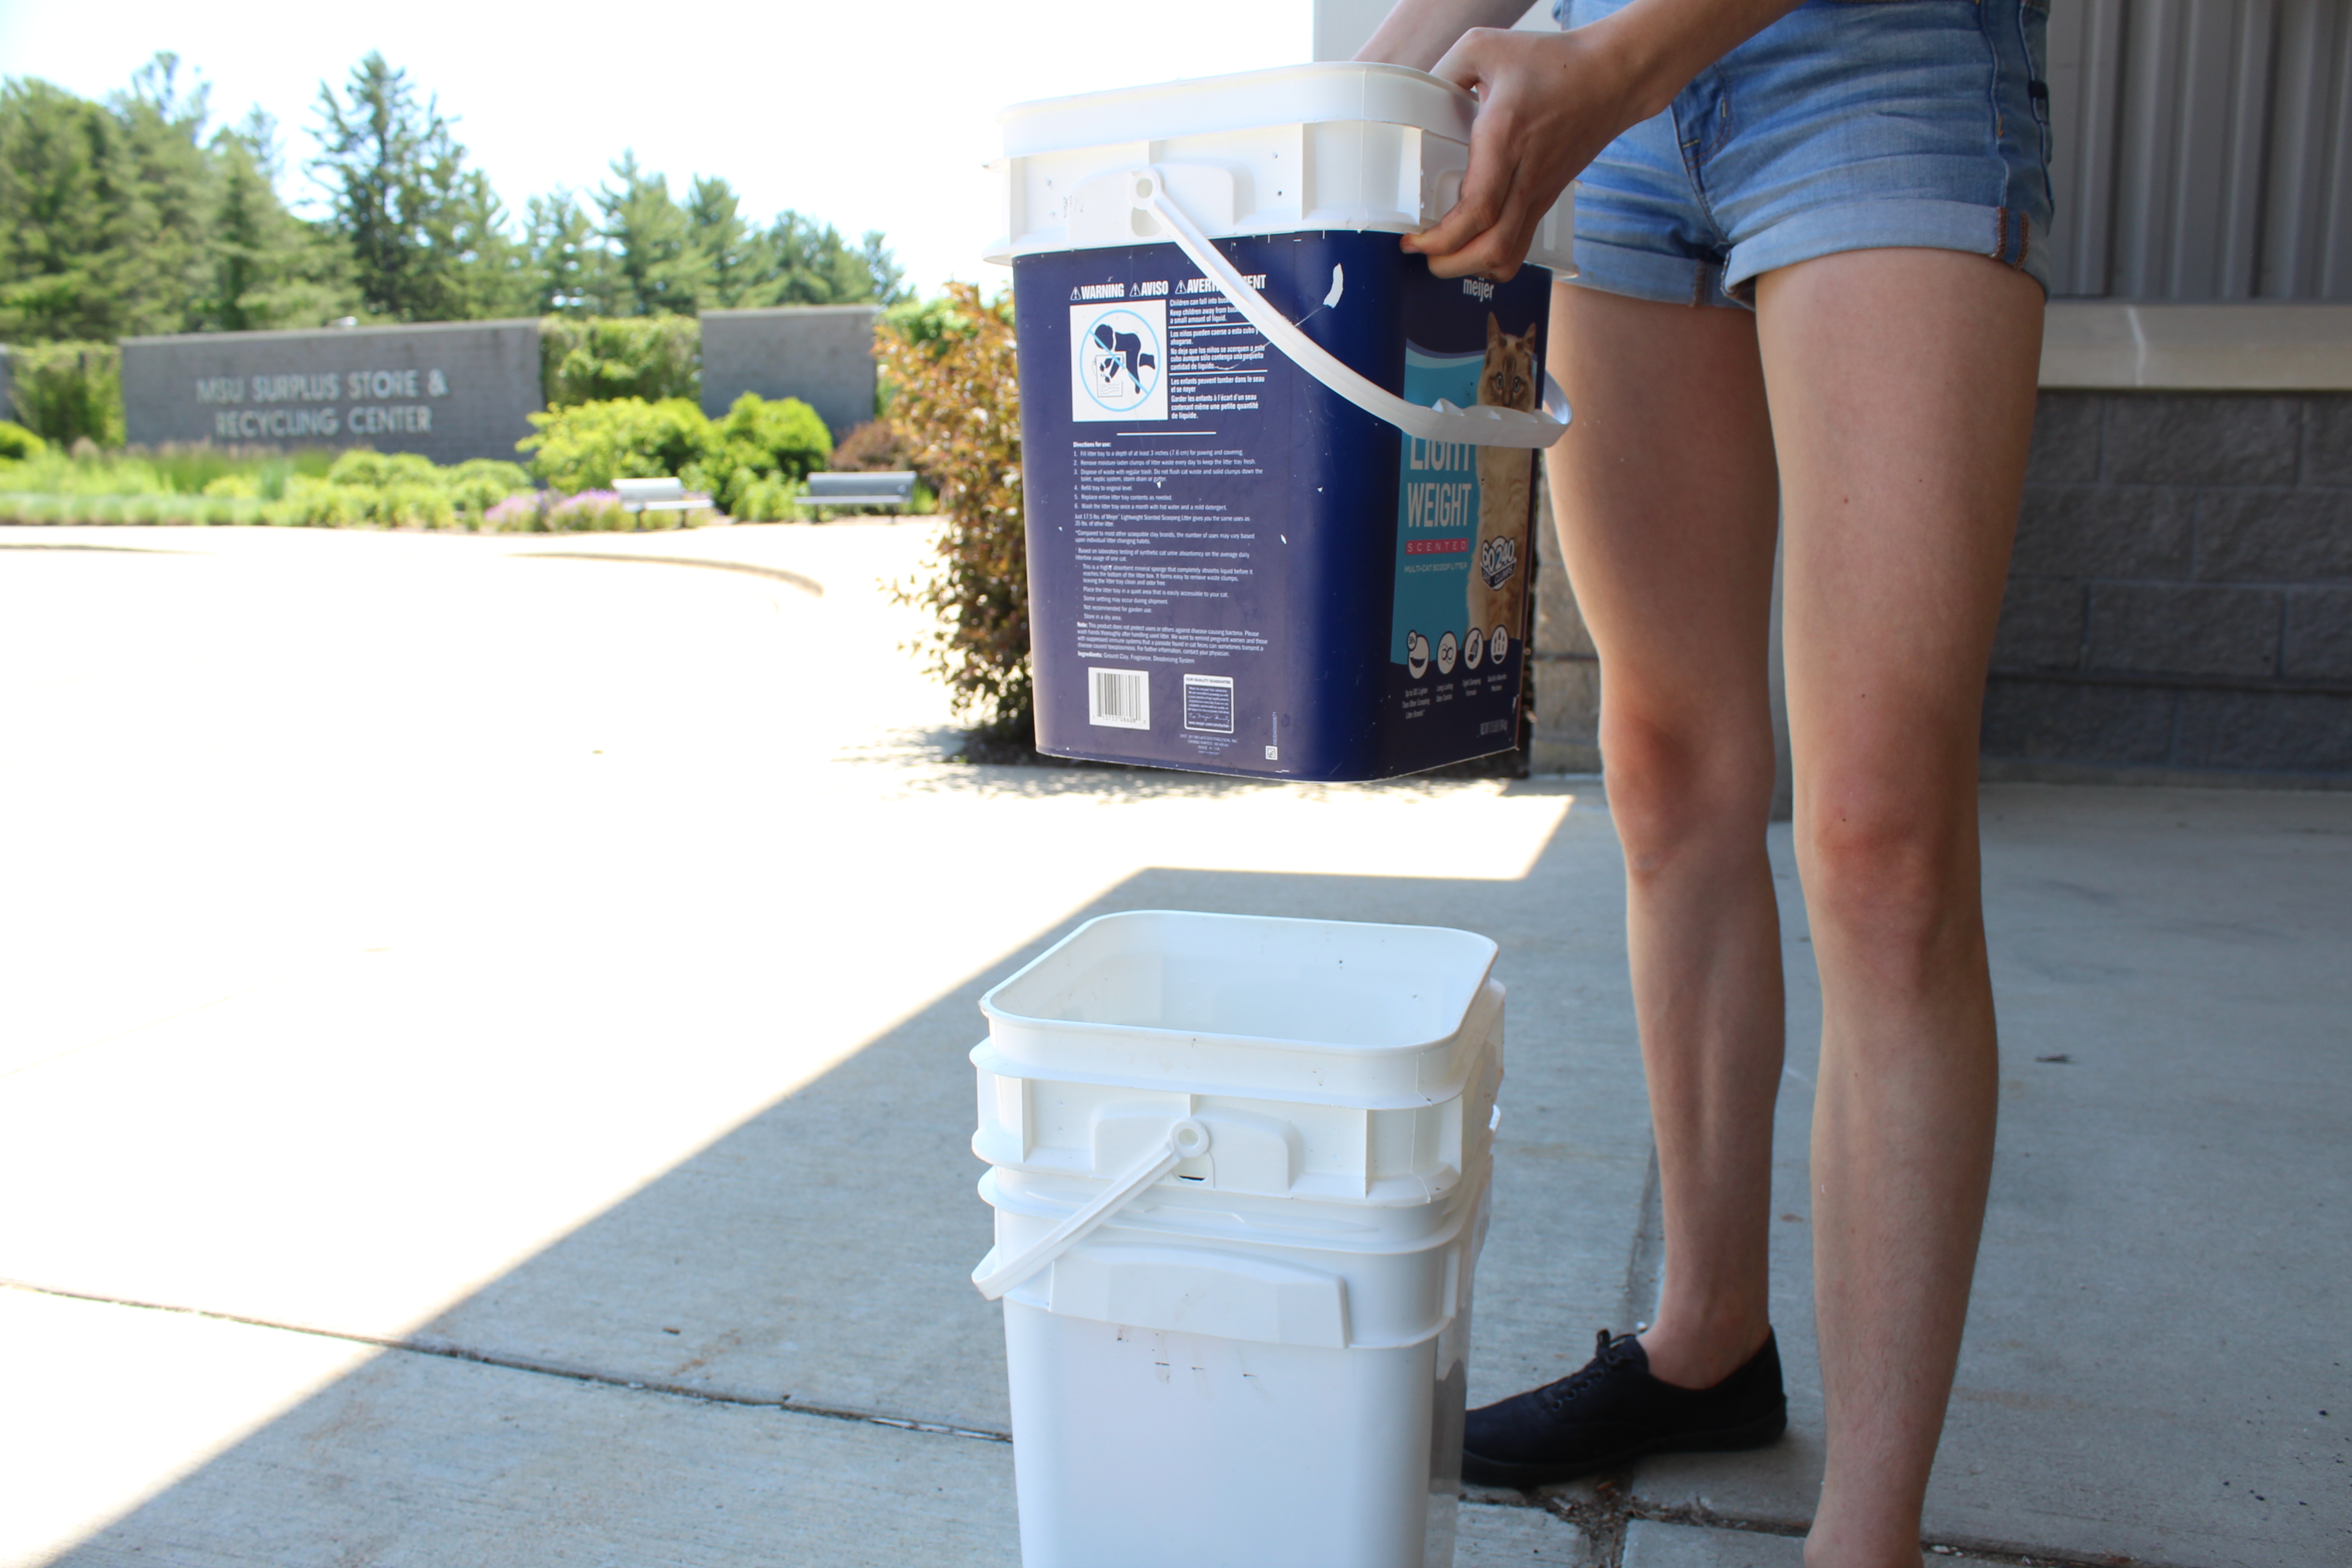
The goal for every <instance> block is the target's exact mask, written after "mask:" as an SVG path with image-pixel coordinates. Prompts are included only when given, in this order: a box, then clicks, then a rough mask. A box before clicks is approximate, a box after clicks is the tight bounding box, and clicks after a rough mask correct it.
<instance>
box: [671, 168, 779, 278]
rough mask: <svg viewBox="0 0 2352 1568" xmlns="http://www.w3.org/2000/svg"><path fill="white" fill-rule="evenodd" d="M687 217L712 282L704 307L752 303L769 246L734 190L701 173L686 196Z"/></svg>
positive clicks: (696, 246)
mask: <svg viewBox="0 0 2352 1568" xmlns="http://www.w3.org/2000/svg"><path fill="white" fill-rule="evenodd" d="M686 216H687V223H688V226H689V228H690V231H691V233H692V235H693V243H694V247H695V248H696V249H697V250H698V251H700V252H701V253H702V259H703V267H704V270H705V274H706V275H707V276H708V277H709V294H710V297H709V300H708V301H706V303H707V304H709V305H716V306H718V307H719V308H720V309H722V310H731V309H733V308H734V307H736V306H739V305H742V304H746V303H748V302H749V300H750V292H751V289H752V288H753V287H755V286H756V285H757V283H758V281H759V279H760V276H761V273H762V272H763V271H764V270H765V269H766V268H767V265H768V258H767V255H766V250H767V247H766V246H765V245H764V244H763V243H762V242H761V236H760V235H759V234H758V233H757V232H756V231H754V230H753V229H752V227H751V225H750V224H748V223H746V222H744V221H743V216H742V214H741V212H740V204H739V203H738V201H737V198H736V195H735V188H734V187H733V186H732V185H730V184H728V183H727V182H726V181H724V180H721V179H718V178H716V177H712V176H700V175H698V176H697V177H696V179H695V182H694V184H693V186H692V187H691V188H690V189H689V190H688V193H687V198H686Z"/></svg>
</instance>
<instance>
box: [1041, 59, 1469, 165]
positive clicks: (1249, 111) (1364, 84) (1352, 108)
mask: <svg viewBox="0 0 2352 1568" xmlns="http://www.w3.org/2000/svg"><path fill="white" fill-rule="evenodd" d="M1477 110H1478V100H1476V99H1475V98H1473V97H1471V96H1470V94H1469V92H1468V91H1467V90H1465V89H1462V88H1459V87H1456V86H1455V85H1454V83H1452V82H1450V81H1447V80H1446V79H1444V78H1443V77H1436V76H1432V75H1430V74H1429V73H1428V72H1427V71H1421V70H1414V69H1413V68H1411V67H1410V66H1391V65H1373V64H1366V63H1359V62H1357V61H1354V60H1327V61H1322V62H1319V63H1317V64H1314V65H1303V66H1280V67H1276V68H1274V69H1272V70H1256V71H1241V72H1238V73H1236V74H1234V75H1233V76H1208V77H1193V78H1190V79H1186V80H1183V81H1167V82H1158V83H1154V84H1153V85H1151V86H1150V87H1130V88H1121V89H1116V90H1113V91H1108V92H1082V93H1076V94H1074V95H1072V96H1070V97H1068V98H1040V99H1034V100H1031V101H1029V102H1027V103H1016V104H1014V105H1013V107H1011V108H1010V109H1007V110H1004V111H1003V113H1001V114H999V115H998V116H997V117H996V118H997V123H998V124H999V125H1001V126H1002V127H1003V130H1004V152H1005V154H1006V156H1008V157H1016V158H1017V157H1025V156H1027V155H1029V154H1031V153H1066V152H1069V151H1071V150H1073V149H1075V148H1079V147H1098V146H1102V145H1104V144H1105V143H1109V142H1161V141H1166V140H1168V139H1170V138H1171V137H1177V136H1202V135H1212V134H1214V133H1217V132H1225V131H1255V130H1257V129H1259V128H1260V127H1262V126H1268V125H1325V124H1329V123H1332V122H1334V121H1369V122H1370V123H1372V124H1376V125H1412V126H1417V127H1419V128H1420V129H1422V130H1423V131H1430V132H1435V133H1436V134H1438V135H1440V136H1444V137H1446V138H1448V139H1449V140H1451V141H1455V142H1467V141H1469V140H1470V121H1471V118H1472V116H1474V115H1475V114H1476V113H1477Z"/></svg>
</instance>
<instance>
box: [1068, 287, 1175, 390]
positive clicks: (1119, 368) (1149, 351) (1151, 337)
mask: <svg viewBox="0 0 2352 1568" xmlns="http://www.w3.org/2000/svg"><path fill="white" fill-rule="evenodd" d="M1070 337H1071V340H1072V341H1071V349H1072V355H1071V364H1070V376H1071V385H1070V416H1071V417H1072V418H1073V419H1077V420H1087V419H1165V418H1167V417H1168V386H1167V374H1166V373H1167V369H1168V348H1167V343H1168V302H1167V301H1166V300H1129V301H1126V302H1123V303H1119V304H1111V303H1108V302H1106V303H1101V304H1091V305H1073V306H1071V307H1070Z"/></svg>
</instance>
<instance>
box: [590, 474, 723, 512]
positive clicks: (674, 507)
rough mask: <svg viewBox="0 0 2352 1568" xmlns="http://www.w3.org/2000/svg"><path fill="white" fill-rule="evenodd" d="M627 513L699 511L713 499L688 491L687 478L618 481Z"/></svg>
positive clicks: (614, 486)
mask: <svg viewBox="0 0 2352 1568" xmlns="http://www.w3.org/2000/svg"><path fill="white" fill-rule="evenodd" d="M613 489H614V491H615V492H616V493H617V494H618V495H619V496H620V498H621V510H623V511H633V512H634V511H698V510H703V509H704V508H706V507H708V506H709V505H710V498H709V496H706V495H698V494H696V493H695V492H694V491H692V490H689V489H687V488H686V481H685V480H683V479H614V481H613Z"/></svg>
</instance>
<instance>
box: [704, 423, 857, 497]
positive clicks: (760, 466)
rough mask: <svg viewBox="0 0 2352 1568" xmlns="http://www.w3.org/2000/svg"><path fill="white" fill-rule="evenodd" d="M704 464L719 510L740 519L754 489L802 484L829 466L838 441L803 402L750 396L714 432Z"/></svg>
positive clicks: (705, 479)
mask: <svg viewBox="0 0 2352 1568" xmlns="http://www.w3.org/2000/svg"><path fill="white" fill-rule="evenodd" d="M711 436H712V441H711V444H710V446H709V449H708V450H707V451H706V453H705V455H704V457H703V459H702V465H701V466H702V475H701V478H702V480H703V483H704V485H705V486H706V487H707V488H708V489H709V491H710V494H711V496H712V498H713V499H714V500H717V501H718V502H719V506H720V507H721V508H723V509H724V510H726V511H727V512H729V513H730V515H732V516H735V517H743V516H745V515H747V514H746V513H744V512H743V511H742V510H740V507H741V505H742V501H743V498H744V495H745V493H746V490H747V489H748V487H750V486H751V485H752V484H754V483H757V482H758V481H759V480H761V479H790V480H793V481H798V480H801V479H806V478H807V477H808V475H809V474H810V472H811V471H812V470H814V469H817V468H823V467H824V465H825V462H826V460H827V459H828V458H831V457H832V456H833V437H832V435H831V433H830V432H828V431H827V430H826V429H825V427H824V420H823V419H820V418H818V417H817V412H816V410H815V409H814V408H811V407H810V406H809V405H807V404H805V403H803V402H802V401H801V400H800V399H799V398H797V397H785V398H780V399H778V400H777V401H775V402H773V403H770V402H768V401H766V400H765V399H763V398H761V397H760V396H759V395H756V394H754V393H749V392H747V393H745V394H744V395H742V396H740V397H739V398H737V399H736V400H735V404H734V406H733V407H731V408H730V409H728V411H727V417H726V418H724V419H721V420H719V422H718V423H717V424H716V425H714V426H712V427H711Z"/></svg>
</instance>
